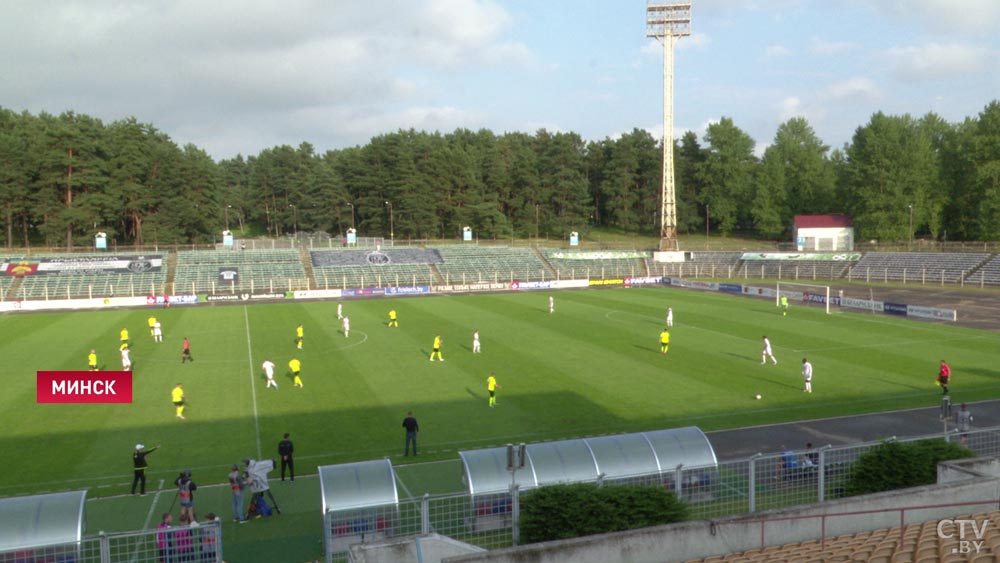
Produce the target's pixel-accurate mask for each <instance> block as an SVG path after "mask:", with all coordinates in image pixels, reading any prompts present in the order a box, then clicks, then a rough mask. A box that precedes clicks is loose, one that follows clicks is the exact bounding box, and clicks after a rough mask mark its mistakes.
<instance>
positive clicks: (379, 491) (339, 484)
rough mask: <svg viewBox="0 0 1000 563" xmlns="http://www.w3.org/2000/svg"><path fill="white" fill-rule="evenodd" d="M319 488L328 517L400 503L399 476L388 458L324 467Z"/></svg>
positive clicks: (321, 469) (321, 468)
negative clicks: (397, 476) (397, 484)
mask: <svg viewBox="0 0 1000 563" xmlns="http://www.w3.org/2000/svg"><path fill="white" fill-rule="evenodd" d="M319 486H320V495H321V496H322V497H323V513H324V514H326V513H327V512H331V511H334V512H336V511H341V510H354V509H359V508H369V507H376V506H386V505H395V504H397V503H398V502H399V494H398V493H397V492H396V473H395V472H394V471H393V469H392V462H390V461H389V460H387V459H379V460H374V461H359V462H356V463H343V464H340V465H324V466H321V467H320V468H319Z"/></svg>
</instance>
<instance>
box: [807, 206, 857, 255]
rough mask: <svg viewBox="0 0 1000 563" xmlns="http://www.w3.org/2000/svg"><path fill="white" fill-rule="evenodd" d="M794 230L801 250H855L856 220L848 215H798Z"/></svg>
mask: <svg viewBox="0 0 1000 563" xmlns="http://www.w3.org/2000/svg"><path fill="white" fill-rule="evenodd" d="M794 231H795V246H796V248H797V249H798V250H799V252H802V251H815V250H833V251H839V250H854V220H853V219H852V218H851V217H849V216H847V215H841V214H839V213H835V214H832V215H796V216H795V226H794Z"/></svg>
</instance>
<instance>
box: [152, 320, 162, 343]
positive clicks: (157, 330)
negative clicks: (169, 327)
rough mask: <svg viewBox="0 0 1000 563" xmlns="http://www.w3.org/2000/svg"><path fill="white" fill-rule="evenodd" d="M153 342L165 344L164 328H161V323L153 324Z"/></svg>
mask: <svg viewBox="0 0 1000 563" xmlns="http://www.w3.org/2000/svg"><path fill="white" fill-rule="evenodd" d="M153 342H163V327H161V326H160V321H156V322H155V323H153Z"/></svg>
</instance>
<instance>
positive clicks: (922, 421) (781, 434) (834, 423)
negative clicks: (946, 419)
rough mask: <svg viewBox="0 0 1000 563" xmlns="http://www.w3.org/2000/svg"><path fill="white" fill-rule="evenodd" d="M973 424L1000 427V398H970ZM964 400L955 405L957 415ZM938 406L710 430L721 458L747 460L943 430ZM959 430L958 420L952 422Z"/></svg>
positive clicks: (953, 408)
mask: <svg viewBox="0 0 1000 563" xmlns="http://www.w3.org/2000/svg"><path fill="white" fill-rule="evenodd" d="M968 406H969V410H970V411H971V412H972V418H973V420H972V426H973V428H986V427H991V426H1000V400H991V401H980V402H975V403H968ZM958 407H959V405H957V404H956V405H953V406H952V414H953V415H954V413H955V412H956V411H957V410H958ZM940 414H941V409H940V408H938V407H929V408H919V409H907V410H900V411H889V412H880V413H874V414H863V415H853V416H838V417H834V418H820V419H816V420H803V421H798V422H789V423H786V424H767V425H763V426H752V427H749V428H738V429H735V430H720V431H717V432H707V433H706V434H707V435H708V440H709V441H710V442H711V443H712V447H713V448H715V455H716V456H717V457H718V458H719V460H720V461H725V460H734V459H745V458H747V457H749V456H752V455H753V454H756V453H774V452H780V451H781V450H782V449H783V448H784V446H787V447H788V448H791V449H793V450H803V449H805V447H806V443H808V442H812V444H813V446H814V447H817V448H819V447H823V446H826V445H833V446H842V445H848V444H857V443H860V442H870V441H874V440H880V439H883V438H888V437H890V436H896V437H898V438H904V437H911V436H924V435H927V434H934V433H941V432H942V431H943V430H944V423H942V422H941V420H940V418H939V416H940ZM948 428H949V429H952V430H953V429H954V428H955V425H954V420H952V421H951V422H950V423H949V426H948Z"/></svg>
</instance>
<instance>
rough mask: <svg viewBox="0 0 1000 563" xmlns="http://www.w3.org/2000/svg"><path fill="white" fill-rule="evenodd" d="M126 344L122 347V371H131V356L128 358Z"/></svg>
mask: <svg viewBox="0 0 1000 563" xmlns="http://www.w3.org/2000/svg"><path fill="white" fill-rule="evenodd" d="M128 355H129V351H128V346H126V347H124V348H122V371H132V358H129V356H128Z"/></svg>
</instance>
